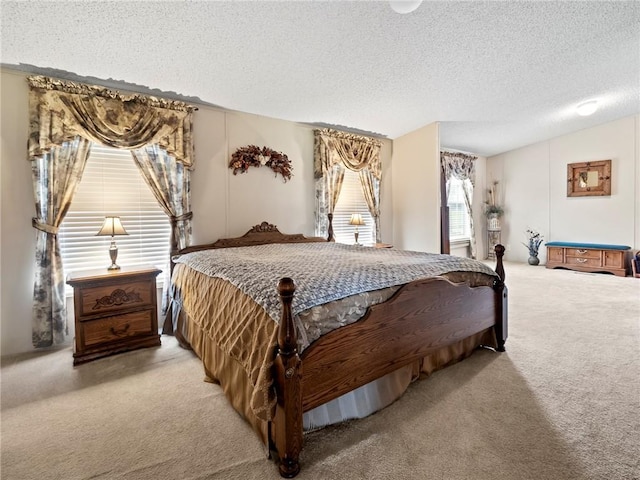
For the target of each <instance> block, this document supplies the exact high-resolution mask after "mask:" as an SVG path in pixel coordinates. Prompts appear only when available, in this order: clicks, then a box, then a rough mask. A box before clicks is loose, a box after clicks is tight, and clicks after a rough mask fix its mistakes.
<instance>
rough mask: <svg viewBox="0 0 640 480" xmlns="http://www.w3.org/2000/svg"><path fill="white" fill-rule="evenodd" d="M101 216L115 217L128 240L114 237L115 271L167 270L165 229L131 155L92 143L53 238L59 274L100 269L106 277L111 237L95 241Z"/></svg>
mask: <svg viewBox="0 0 640 480" xmlns="http://www.w3.org/2000/svg"><path fill="white" fill-rule="evenodd" d="M105 215H119V216H120V219H121V220H122V225H123V226H124V228H125V230H126V231H127V233H128V234H129V235H127V236H116V237H115V241H116V245H117V246H118V260H117V263H118V265H120V266H127V267H129V266H137V265H153V266H156V267H158V268H161V269H163V270H164V269H166V268H167V266H168V261H169V240H170V236H171V225H170V223H169V219H168V217H167V215H166V214H165V213H164V211H163V210H162V208H161V207H160V205H159V204H158V201H157V200H156V198H155V197H154V196H153V193H152V192H151V189H150V188H149V186H148V185H147V184H146V183H145V181H144V179H143V178H142V175H141V174H140V172H139V171H138V167H137V166H136V164H135V163H134V161H133V158H132V157H131V152H130V151H128V150H121V149H116V148H111V147H105V146H102V145H98V144H95V143H94V144H93V145H92V147H91V154H90V155H89V159H88V160H87V164H86V166H85V170H84V173H83V175H82V180H81V181H80V184H79V185H78V188H77V190H76V193H75V195H74V197H73V200H72V202H71V207H70V208H69V211H68V212H67V215H66V216H65V218H64V220H63V222H62V225H61V226H60V230H59V233H58V238H59V241H60V251H61V255H62V262H63V265H64V269H65V273H69V272H72V271H77V270H87V269H101V268H103V269H104V270H105V272H106V269H107V267H108V266H109V265H110V264H111V260H110V258H109V245H110V243H111V237H97V236H96V233H98V230H100V227H101V226H102V223H103V221H104V217H105ZM159 278H162V276H160V277H159Z"/></svg>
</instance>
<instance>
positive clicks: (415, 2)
mask: <svg viewBox="0 0 640 480" xmlns="http://www.w3.org/2000/svg"><path fill="white" fill-rule="evenodd" d="M421 3H422V0H391V1H389V5H391V8H392V9H393V11H394V12H397V13H411V12H413V11H414V10H415V9H417V8H418V7H419V6H420V4H421Z"/></svg>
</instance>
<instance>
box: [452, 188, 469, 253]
mask: <svg viewBox="0 0 640 480" xmlns="http://www.w3.org/2000/svg"><path fill="white" fill-rule="evenodd" d="M462 182H463V181H462V180H458V179H457V178H454V177H451V183H450V185H449V200H448V202H447V206H448V207H449V240H450V241H461V240H469V236H470V233H469V214H468V213H467V206H466V205H465V201H464V190H463V188H462Z"/></svg>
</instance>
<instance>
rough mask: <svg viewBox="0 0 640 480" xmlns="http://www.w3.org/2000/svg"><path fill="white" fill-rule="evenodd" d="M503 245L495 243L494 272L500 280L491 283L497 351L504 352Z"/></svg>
mask: <svg viewBox="0 0 640 480" xmlns="http://www.w3.org/2000/svg"><path fill="white" fill-rule="evenodd" d="M504 250H505V249H504V246H503V245H500V244H498V245H496V246H495V252H496V273H497V274H498V276H499V277H500V280H499V281H497V280H496V282H495V283H494V284H493V289H494V290H495V292H496V323H495V326H494V329H495V332H496V340H497V342H498V348H497V350H498V351H499V352H504V351H505V348H504V344H505V342H506V341H507V334H508V330H507V314H508V311H507V299H508V291H507V286H506V285H505V283H504V280H505V278H506V276H505V273H504V265H503V263H502V257H503V256H504Z"/></svg>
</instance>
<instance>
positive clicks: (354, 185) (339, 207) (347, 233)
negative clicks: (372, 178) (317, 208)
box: [333, 169, 376, 245]
mask: <svg viewBox="0 0 640 480" xmlns="http://www.w3.org/2000/svg"><path fill="white" fill-rule="evenodd" d="M352 213H359V214H360V215H362V219H363V220H364V223H365V224H364V225H361V226H359V227H358V243H360V244H362V245H373V244H374V243H375V239H376V237H375V233H374V232H375V224H374V222H373V217H372V216H371V214H370V213H369V207H367V202H366V200H365V198H364V193H362V184H361V183H360V177H359V174H358V173H357V172H353V171H351V170H349V169H346V170H345V173H344V180H343V182H342V190H340V196H339V197H338V203H337V204H336V208H335V209H334V211H333V233H334V235H335V238H336V242H340V243H347V244H353V243H355V236H354V232H355V228H356V227H355V226H354V225H349V220H350V219H351V214H352Z"/></svg>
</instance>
